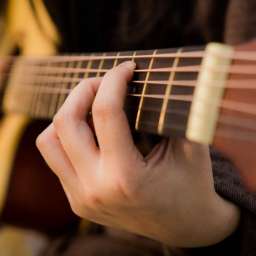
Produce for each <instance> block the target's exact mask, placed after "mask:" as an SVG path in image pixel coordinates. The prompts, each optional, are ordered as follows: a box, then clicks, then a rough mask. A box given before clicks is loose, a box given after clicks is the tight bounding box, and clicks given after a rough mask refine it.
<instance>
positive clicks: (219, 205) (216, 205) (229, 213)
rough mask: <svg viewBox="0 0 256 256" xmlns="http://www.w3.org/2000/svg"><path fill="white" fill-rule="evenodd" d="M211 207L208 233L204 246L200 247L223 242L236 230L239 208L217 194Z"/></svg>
mask: <svg viewBox="0 0 256 256" xmlns="http://www.w3.org/2000/svg"><path fill="white" fill-rule="evenodd" d="M211 207H212V209H211V210H210V212H211V213H212V217H211V218H210V219H209V225H208V229H209V233H208V236H207V237H206V239H205V244H202V246H206V245H213V244H216V243H219V242H221V241H223V240H224V239H226V238H227V237H228V236H230V235H231V234H232V233H233V232H234V231H235V230H236V229H237V227H238V225H239V221H240V209H239V207H237V206H236V205H235V204H233V203H232V202H230V201H227V200H225V199H224V198H222V197H221V196H219V195H218V194H217V193H216V195H215V197H214V199H213V200H212V206H211Z"/></svg>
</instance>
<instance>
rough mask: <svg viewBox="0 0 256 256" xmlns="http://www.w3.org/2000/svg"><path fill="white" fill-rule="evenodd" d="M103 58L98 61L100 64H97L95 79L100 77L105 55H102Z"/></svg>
mask: <svg viewBox="0 0 256 256" xmlns="http://www.w3.org/2000/svg"><path fill="white" fill-rule="evenodd" d="M102 56H103V58H102V59H101V60H100V63H99V67H98V71H97V73H96V77H100V73H101V72H100V71H101V69H102V67H103V64H104V56H106V53H103V55H102Z"/></svg>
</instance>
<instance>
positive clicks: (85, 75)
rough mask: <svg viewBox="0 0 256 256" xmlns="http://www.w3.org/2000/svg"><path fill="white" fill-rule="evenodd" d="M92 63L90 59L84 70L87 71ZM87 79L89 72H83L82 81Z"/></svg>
mask: <svg viewBox="0 0 256 256" xmlns="http://www.w3.org/2000/svg"><path fill="white" fill-rule="evenodd" d="M90 56H93V53H92V54H91V55H90ZM92 63H93V60H92V59H90V60H89V61H88V63H87V65H86V69H87V70H88V69H90V68H91V67H92ZM88 77H89V72H88V71H85V73H84V79H85V78H88Z"/></svg>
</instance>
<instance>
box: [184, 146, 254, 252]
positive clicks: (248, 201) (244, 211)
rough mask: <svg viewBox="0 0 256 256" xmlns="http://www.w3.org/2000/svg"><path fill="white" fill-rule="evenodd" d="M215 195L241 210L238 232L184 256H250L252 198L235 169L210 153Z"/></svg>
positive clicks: (252, 220) (221, 157) (252, 240)
mask: <svg viewBox="0 0 256 256" xmlns="http://www.w3.org/2000/svg"><path fill="white" fill-rule="evenodd" d="M211 158H212V167H213V174H214V183H215V190H216V192H217V193H218V194H219V195H221V196H222V197H223V198H225V199H227V200H229V201H230V202H233V203H234V204H236V205H237V206H238V207H239V208H240V209H241V219H240V224H239V227H238V229H237V230H236V231H235V232H234V233H233V234H232V235H231V236H230V237H228V238H226V239H225V240H224V241H222V242H220V243H218V244H216V245H213V246H209V247H204V248H196V249H191V250H188V251H187V252H188V255H191V256H192V255H197V256H201V255H207V256H222V255H223V256H224V255H232V256H238V255H239V256H250V255H255V252H256V195H255V194H254V193H251V192H248V191H247V190H246V188H245V186H244V185H243V183H242V181H241V179H240V177H239V174H238V172H237V171H236V169H235V167H234V166H233V165H232V164H231V163H230V162H229V161H228V160H227V159H225V158H224V157H223V156H222V155H221V154H219V153H217V152H215V151H213V150H212V151H211Z"/></svg>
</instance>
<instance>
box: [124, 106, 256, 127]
mask: <svg viewBox="0 0 256 256" xmlns="http://www.w3.org/2000/svg"><path fill="white" fill-rule="evenodd" d="M125 109H127V110H136V107H134V106H125ZM143 111H146V112H149V113H150V112H155V113H159V112H160V111H159V109H157V108H154V107H143ZM188 112H189V111H184V110H177V109H168V110H167V111H166V114H167V115H171V114H174V115H177V116H183V117H186V116H187V115H188ZM217 123H218V124H223V125H229V126H233V127H237V128H240V129H246V130H253V131H255V132H256V121H252V120H251V119H248V118H243V117H233V116H231V115H230V114H225V113H222V114H221V115H220V116H219V119H218V121H217Z"/></svg>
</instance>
